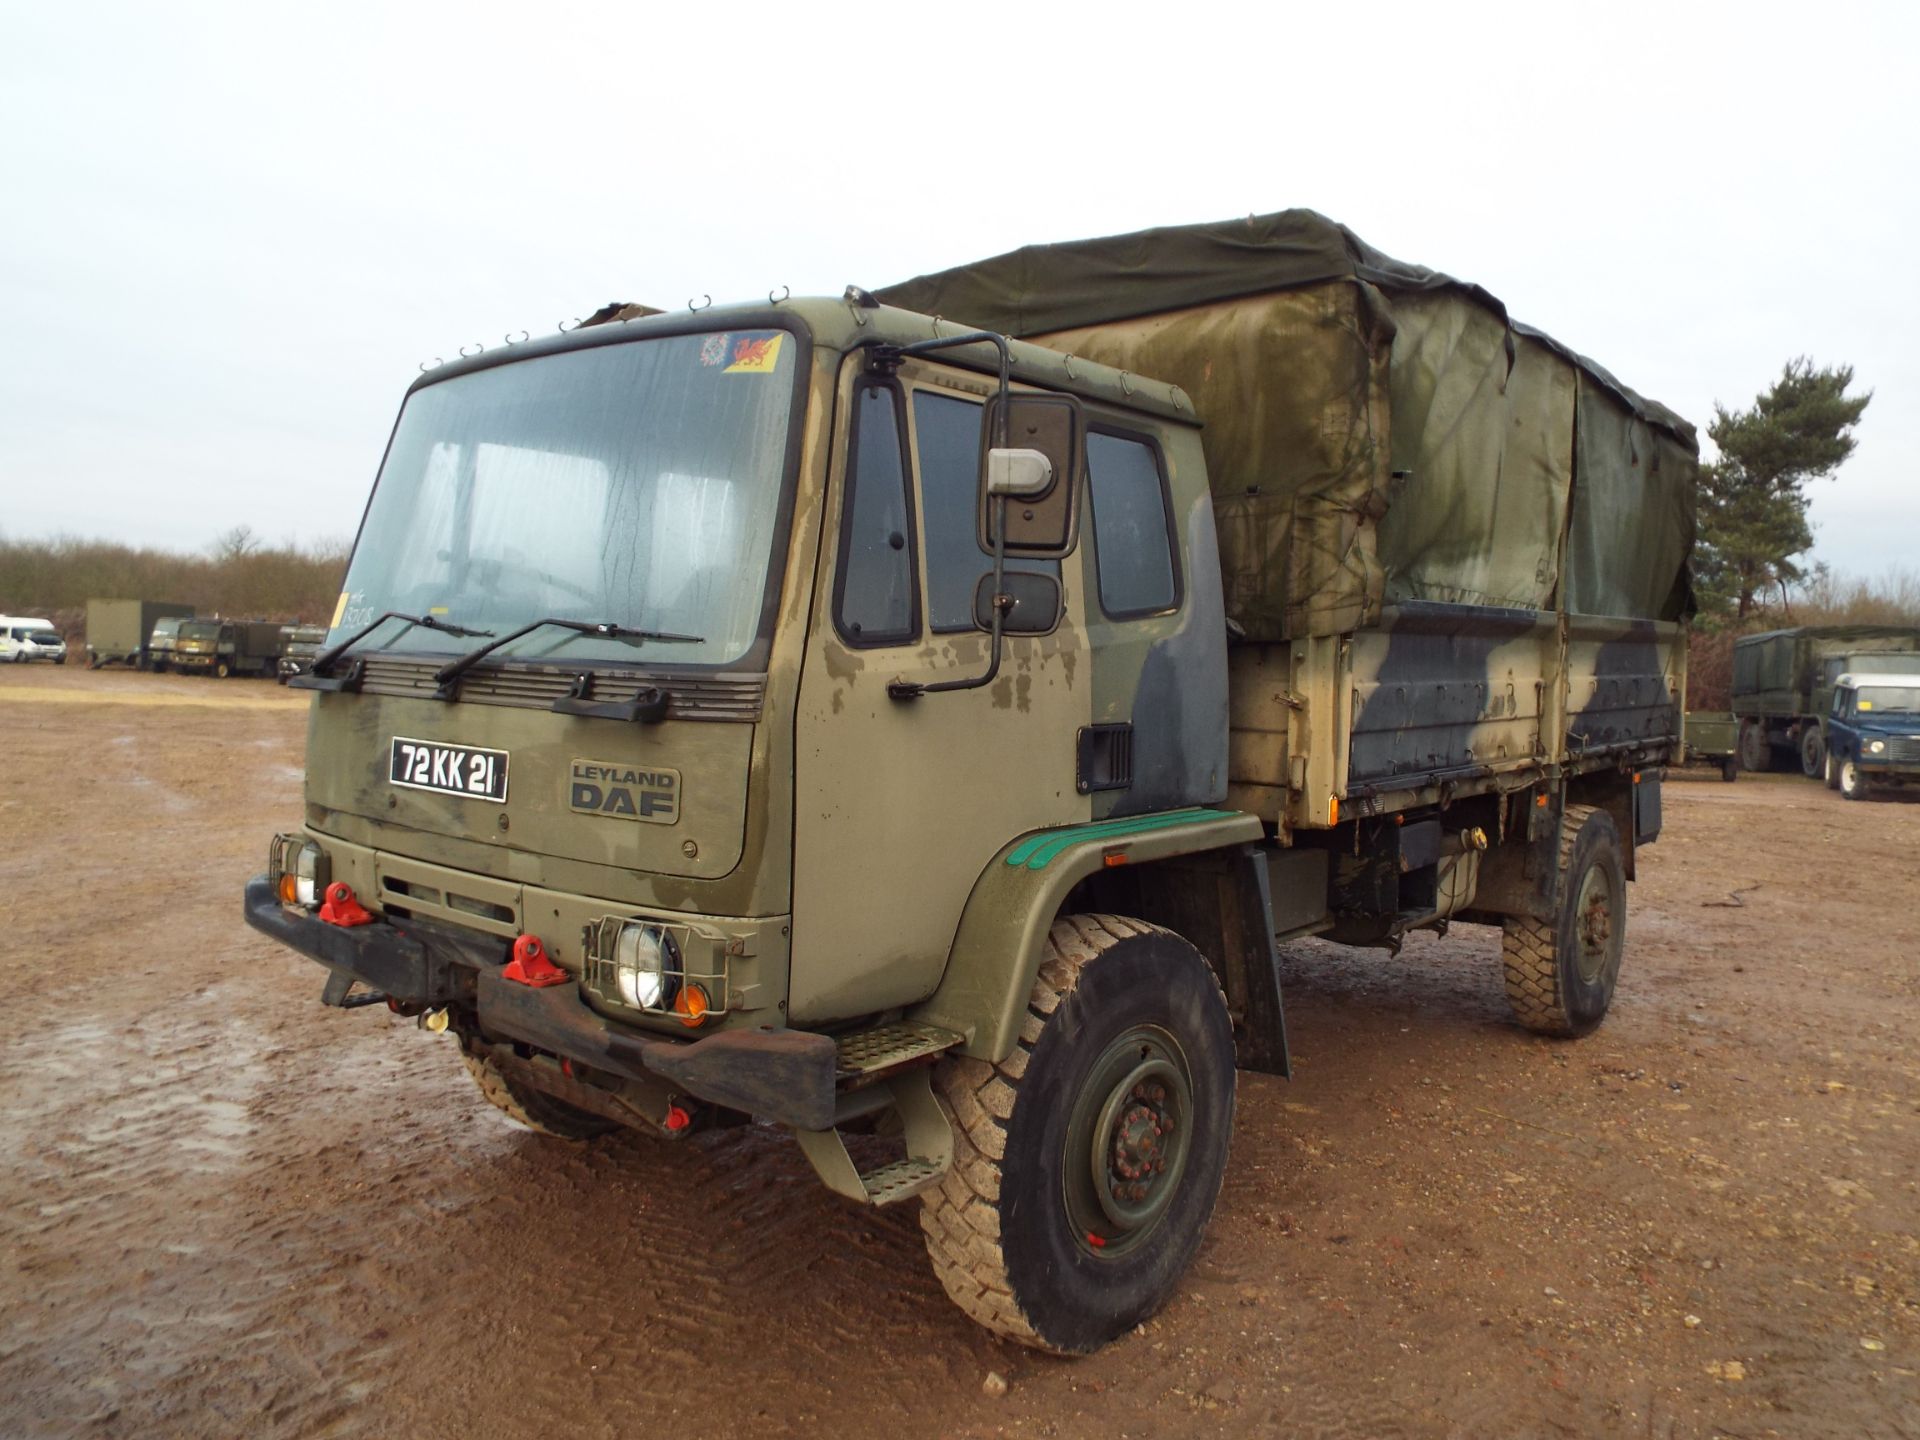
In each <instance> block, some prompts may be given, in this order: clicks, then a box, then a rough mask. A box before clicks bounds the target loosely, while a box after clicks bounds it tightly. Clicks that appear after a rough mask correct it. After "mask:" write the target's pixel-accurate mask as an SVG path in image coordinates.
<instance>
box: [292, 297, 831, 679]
mask: <svg viewBox="0 0 1920 1440" xmlns="http://www.w3.org/2000/svg"><path fill="white" fill-rule="evenodd" d="M795 348H796V347H795V344H794V341H793V337H792V336H791V335H788V334H787V333H786V332H785V331H781V330H756V331H736V332H732V333H716V334H705V335H683V336H674V337H670V338H665V339H659V340H636V341H630V342H625V343H621V344H614V345H602V346H599V347H596V348H594V349H590V350H576V351H572V352H570V353H566V354H559V355H548V356H544V357H542V358H539V359H533V360H524V361H519V362H516V363H512V364H506V365H498V366H495V367H493V368H492V369H488V370H479V371H475V372H473V373H471V374H468V375H461V376H458V377H456V378H454V379H451V380H446V381H443V382H442V383H440V384H438V385H429V386H426V387H424V388H423V389H420V390H417V391H415V392H414V393H413V395H412V396H410V397H409V398H408V400H407V403H406V408H405V409H404V410H402V411H401V414H400V423H399V426H398V427H397V428H396V429H395V431H394V436H393V443H392V446H391V448H390V449H389V451H388V453H387V460H386V464H385V465H383V466H382V467H381V470H380V478H379V480H378V482H377V483H376V484H375V486H374V492H373V503H372V504H371V506H369V508H368V511H367V519H366V524H365V525H364V526H363V527H362V530H361V533H360V540H359V542H358V544H357V545H356V546H355V548H354V554H353V560H352V563H351V564H350V565H349V566H348V568H347V581H346V593H345V594H344V595H343V596H342V598H341V603H340V608H339V609H338V610H337V612H336V613H335V616H334V625H333V628H332V630H331V632H330V633H329V636H328V641H329V643H331V644H337V643H339V642H340V641H341V640H343V639H345V638H346V637H347V636H349V635H351V634H352V633H353V632H354V631H355V630H356V629H358V628H360V627H361V626H363V625H365V624H367V623H368V622H369V621H371V620H372V619H373V618H374V617H375V616H377V615H379V614H381V613H382V612H383V611H388V610H397V611H401V612H403V613H405V614H408V615H421V614H431V615H435V616H440V617H444V618H446V619H447V620H449V621H451V622H453V623H455V624H459V625H463V626H467V627H469V628H471V629H475V630H485V631H490V632H492V633H493V634H495V635H506V634H508V633H510V632H511V631H513V630H515V629H518V628H519V627H520V626H522V625H526V624H528V623H530V622H532V621H534V620H540V619H544V618H547V617H552V616H557V617H560V618H564V619H573V620H585V621H591V622H596V623H597V622H601V621H612V622H614V623H616V624H619V625H622V626H627V627H630V628H633V629H646V630H659V631H671V632H675V633H678V634H684V635H697V636H700V637H701V640H700V643H699V644H697V645H695V644H671V645H669V644H659V645H651V644H645V643H643V644H640V645H638V646H635V645H629V644H624V643H622V642H621V641H619V640H614V639H607V638H603V637H594V636H585V635H579V634H575V633H573V632H570V631H566V630H555V629H547V630H543V631H538V632H536V633H534V634H531V635H528V636H526V637H525V638H524V639H522V640H518V641H516V642H514V643H513V644H512V645H511V646H508V647H507V648H506V649H504V650H502V651H500V652H499V654H498V656H496V657H490V658H499V659H505V658H509V657H514V656H517V657H521V658H537V657H541V656H545V655H549V654H555V655H556V656H557V658H562V659H564V660H565V661H567V662H568V663H572V662H575V661H579V660H617V661H628V662H631V661H635V660H640V661H643V662H655V663H672V664H694V665H720V664H725V663H727V662H728V661H731V660H737V659H739V658H740V656H741V655H743V654H744V653H745V652H746V651H747V649H748V648H749V647H750V646H751V645H752V644H753V642H754V640H755V639H756V638H757V637H758V635H759V631H760V616H761V611H762V602H763V600H764V599H765V596H766V588H767V580H768V562H769V556H770V555H771V553H772V547H773V534H774V526H775V521H776V518H777V516H778V513H779V508H780V495H781V482H782V479H783V473H782V472H783V468H784V462H785V458H786V451H787V429H788V418H789V417H788V412H789V411H790V409H791V408H792V396H793V376H794V366H795V365H796V364H797V363H798V362H797V360H796V357H795V354H794V351H795ZM364 648H370V649H379V650H388V651H394V652H422V651H432V652H436V653H446V652H447V651H448V650H449V648H450V646H449V640H448V637H447V636H446V635H444V634H441V633H437V632H435V631H433V630H428V629H423V628H419V627H405V626H401V625H400V624H398V623H397V622H395V623H393V624H391V625H389V626H386V627H383V628H382V629H380V630H377V631H375V632H374V633H373V634H372V635H370V636H369V637H368V639H367V642H366V646H365V647H364ZM452 648H461V647H452Z"/></svg>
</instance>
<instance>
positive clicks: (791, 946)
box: [244, 211, 1696, 1351]
mask: <svg viewBox="0 0 1920 1440" xmlns="http://www.w3.org/2000/svg"><path fill="white" fill-rule="evenodd" d="M941 315H946V316H955V317H963V318H964V320H965V322H966V323H965V324H961V323H956V322H955V321H953V320H942V319H940V318H938V317H939V316H941ZM972 326H981V327H985V328H984V329H981V330H976V329H973V328H971V327H972ZM1007 332H1016V333H1020V334H1026V335H1029V336H1033V337H1037V341H1044V342H1045V343H1044V344H1043V343H1036V342H1029V341H1023V340H1019V339H1007V338H1004V337H1005V335H1006V333H1007ZM1203 420H1204V421H1205V422H1206V428H1205V429H1204V430H1203V429H1202V428H1201V423H1202V421H1203ZM1695 468H1696V467H1695V451H1694V444H1693V436H1692V431H1691V430H1690V429H1689V428H1688V427H1687V426H1686V425H1685V424H1684V422H1682V421H1680V420H1678V419H1677V418H1676V417H1674V416H1673V415H1671V414H1670V413H1669V412H1667V411H1665V410H1663V409H1661V408H1660V407H1658V406H1656V405H1653V404H1651V403H1650V402H1647V401H1644V400H1642V399H1640V398H1639V397H1637V396H1635V395H1634V394H1633V393H1632V392H1631V391H1628V390H1626V389H1625V388H1624V387H1622V386H1621V385H1620V384H1619V383H1618V382H1616V381H1614V380H1613V379H1612V378H1611V377H1609V376H1608V375H1606V373H1605V372H1604V371H1601V370H1599V369H1598V368H1597V367H1595V366H1593V365H1591V364H1590V363H1588V362H1586V361H1583V360H1581V359H1580V358H1579V357H1577V356H1575V355H1573V354H1572V353H1571V352H1569V351H1567V350H1565V349H1564V348H1563V347H1561V346H1559V345H1558V344H1556V343H1555V342H1553V341H1551V340H1549V339H1548V338H1547V337H1545V336H1544V335H1542V334H1540V333H1539V332H1538V331H1535V330H1531V329H1528V328H1526V327H1523V326H1519V325H1516V324H1513V323H1511V322H1510V321H1509V320H1508V319H1507V317H1506V315H1505V313H1504V312H1503V311H1502V310H1501V308H1500V307H1499V305H1498V302H1497V301H1494V300H1493V299H1492V298H1491V297H1490V296H1488V295H1487V294H1486V293H1485V292H1484V291H1480V290H1477V289H1473V288H1471V287H1467V286H1464V285H1461V284H1459V283H1457V282H1455V281H1452V280H1449V279H1447V278H1446V277H1444V276H1440V275H1437V274H1435V273H1433V272H1431V271H1427V270H1422V269H1419V268H1417V267H1412V266H1407V265H1402V264H1400V263H1398V262H1395V261H1393V260H1390V259H1388V258H1387V257H1385V256H1382V255H1380V254H1379V253H1378V252H1375V251H1373V250H1371V249H1369V248H1368V247H1366V246H1365V245H1363V244H1362V243H1361V242H1360V241H1359V240H1358V239H1357V238H1356V237H1354V236H1353V235H1351V234H1350V233H1349V232H1347V231H1346V230H1344V229H1342V228H1341V227H1338V226H1336V225H1334V224H1332V223H1331V222H1329V221H1327V220H1325V219H1323V218H1321V217H1320V216H1317V215H1314V214H1312V213H1310V212H1304V211H1296V212H1288V213H1286V214H1282V215H1276V216H1267V217H1264V218H1261V219H1256V220H1251V221H1236V222H1231V223H1228V224H1221V225H1203V226H1192V227H1185V228H1180V229H1174V230H1165V231H1155V232H1148V233H1147V234H1144V235H1139V236H1128V237H1121V238H1119V239H1115V240H1105V241H1091V242H1083V243H1079V244H1074V245H1065V246H1054V247H1047V248H1045V249H1040V250H1032V251H1023V252H1020V253H1018V254H1015V255H1012V256H1005V257H1001V258H999V259H996V260H989V261H986V262H983V263H981V264H979V265H977V266H970V267H966V268H965V269H963V270H960V271H956V272H952V273H950V274H947V275H943V276H934V277H928V278H926V279H923V280H918V281H913V282H909V283H907V284H905V285H901V286H897V287H895V288H894V289H893V290H891V291H886V292H882V293H881V295H879V296H878V297H876V296H874V295H872V294H869V293H867V292H865V291H861V290H857V289H855V290H850V291H849V292H848V293H847V295H846V296H845V297H843V298H842V299H839V300H825V299H820V300H786V299H784V297H783V299H782V301H781V302H780V303H768V304H761V305H749V306H738V307H731V308H716V309H710V310H703V311H701V312H699V313H697V314H680V315H671V316H669V315H662V314H659V313H657V312H653V311H650V310H647V309H645V308H644V307H637V306H635V307H620V306H609V307H607V308H606V309H605V310H603V311H601V312H599V313H598V314H596V315H595V316H594V317H593V320H592V323H589V324H587V325H585V326H582V327H581V328H579V329H577V330H575V331H573V332H571V333H568V334H566V335H563V336H556V337H549V338H545V339H541V340H537V341H533V342H526V343H521V344H518V345H515V346H513V347H511V348H509V349H503V350H499V351H495V352H492V353H489V354H486V355H482V356H477V357H472V358H469V359H465V360H463V361H461V362H458V363H456V364H453V365H449V366H446V367H444V368H442V369H439V370H436V371H433V372H431V373H430V374H428V375H426V376H424V377H422V378H421V379H420V380H418V381H417V382H416V383H415V384H414V385H413V387H412V388H411V389H410V391H409V393H408V396H407V399H406V402H405V404H404V406H403V408H402V411H401V414H400V418H399V421H398V423H397V425H396V428H395V430H394V432H393V436H392V439H391V441H390V443H389V446H388V450H387V454H386V458H385V460H384V462H383V464H382V466H381V470H380V474H379V478H378V480H377V481H376V483H375V487H374V493H373V497H372V500H371V502H370V504H369V507H368V510H367V512H366V516H365V519H364V521H363V524H362V528H361V531H360V534H359V537H358V539H357V541H356V544H355V548H354V553H353V557H352V560H351V562H350V564H349V568H348V572H347V577H346V580H345V586H346V590H345V593H344V594H343V596H342V597H341V600H340V604H339V609H338V613H337V615H336V621H337V623H336V624H335V626H334V627H333V630H332V634H331V637H330V638H331V644H330V646H329V648H328V650H327V651H326V652H324V653H323V654H322V655H320V656H319V657H318V658H317V659H316V660H315V662H314V665H313V667H312V671H311V673H309V674H307V675H302V676H297V677H295V678H294V679H293V680H292V681H291V682H290V684H291V685H292V686H294V687H298V688H303V689H307V690H310V691H313V692H314V695H315V698H314V704H313V709H312V716H311V720H310V722H309V731H308V737H309V738H308V763H307V780H306V806H305V816H304V824H303V825H302V826H300V827H299V828H297V829H292V830H289V831H287V832H286V833H283V834H280V835H277V836H275V837H274V839H273V840H272V842H271V845H270V847H269V851H268V865H267V870H266V873H264V874H263V875H261V876H259V877H257V878H256V879H255V880H254V881H253V882H251V883H250V884H249V885H248V886H247V889H246V895H245V902H244V910H245V914H246V917H247V919H248V921H249V922H250V923H251V924H253V925H254V926H255V927H257V928H258V929H260V930H261V931H263V932H265V933H266V934H268V935H271V936H274V937H276V938H277V939H280V940H281V941H283V942H285V943H286V944H288V945H290V946H292V947H293V948H294V949H296V950H298V951H301V952H302V953H304V954H306V955H308V956H310V957H312V958H313V959H315V960H318V961H319V962H320V963H321V964H322V965H324V966H325V967H326V969H327V971H328V978H327V980H326V984H325V988H324V990H323V993H322V999H323V1000H324V1001H326V1002H327V1003H330V1004H335V1005H342V1006H350V1005H356V1004H363V1003H381V1002H384V1003H386V1004H388V1005H389V1006H391V1007H392V1008H394V1009H396V1010H398V1011H400V1012H401V1013H403V1014H409V1015H418V1016H419V1017H420V1018H421V1021H422V1023H423V1024H424V1025H425V1026H426V1027H427V1028H428V1029H432V1030H440V1031H445V1032H449V1033H450V1034H451V1036H452V1037H453V1038H454V1039H455V1040H456V1041H457V1043H458V1046H459V1050H460V1053H461V1055H462V1057H463V1059H464V1061H465V1063H466V1065H467V1067H468V1069H469V1070H470V1071H471V1073H472V1074H473V1076H474V1078H475V1080H476V1081H477V1082H478V1084H479V1086H480V1088H481V1090H482V1091H483V1092H484V1093H485V1094H486V1096H487V1097H488V1098H489V1099H490V1100H491V1101H493V1103H495V1104H496V1105H498V1106H500V1107H501V1108H502V1109H503V1110H505V1111H507V1112H508V1113H509V1114H511V1115H513V1116H515V1117H516V1118H518V1119H519V1120H521V1121H523V1122H524V1123H526V1124H528V1125H530V1126H532V1127H534V1128H535V1129H538V1130H542V1131H545V1132H547V1133H549V1134H553V1135H559V1136H565V1137H571V1138H575V1139H584V1138H587V1137H590V1136H593V1135H594V1134H596V1133H599V1132H601V1131H604V1130H606V1129H608V1128H611V1127H613V1126H615V1125H620V1124H627V1125H636V1126H638V1127H640V1128H642V1129H645V1130H648V1131H651V1132H652V1133H654V1134H656V1135H658V1136H662V1137H665V1138H669V1139H675V1138H683V1137H685V1136H687V1135H689V1134H693V1133H695V1132H697V1131H699V1130H701V1129H703V1128H706V1127H710V1126H717V1125H727V1124H738V1123H742V1122H744V1121H745V1120H746V1119H747V1118H748V1117H760V1118H762V1119H765V1120H771V1121H775V1122H778V1123H780V1124H782V1125H785V1126H786V1127H788V1128H789V1129H790V1130H791V1132H792V1133H793V1135H794V1136H795V1138H796V1140H797V1141H798V1142H799V1145H800V1147H801V1149H802V1150H803V1151H804V1153H805V1154H806V1155H807V1157H808V1159H809V1160H810V1161H811V1162H812V1164H813V1166H814V1167H815V1169H816V1170H817V1171H818V1173H819V1175H820V1176H821V1178H822V1179H823V1180H824V1181H825V1183H826V1184H828V1185H829V1186H831V1187H832V1188H834V1189H835V1190H836V1191H838V1192H840V1193H841V1194H843V1195H845V1196H847V1197H849V1198H850V1199H852V1200H854V1201H856V1202H860V1203H864V1204H892V1203H896V1202H899V1201H903V1200H906V1199H908V1198H909V1197H913V1196H918V1197H920V1200H921V1212H920V1214H921V1224H922V1228H923V1230H924V1232H925V1237H926V1243H927V1248H928V1251H929V1253H930V1255H931V1257H932V1260H933V1264H934V1268H935V1270H936V1271H937V1273H938V1274H939V1276H940V1279H941V1281H942V1283H943V1284H944V1286H945V1287H946V1289H947V1291H948V1293H949V1294H950V1295H951V1296H952V1297H953V1298H954V1300H955V1301H956V1302H957V1303H958V1304H959V1305H960V1306H961V1307H962V1308H963V1309H965V1310H966V1312H967V1313H968V1314H970V1315H972V1316H973V1317H974V1318H976V1319H977V1320H979V1321H980V1322H981V1323H982V1324H984V1325H986V1326H988V1327H990V1328H992V1329H994V1330H995V1331H997V1332H999V1333H1001V1334H1003V1335H1006V1336H1010V1337H1012V1338H1014V1339H1016V1340H1019V1341H1021V1342H1023V1343H1027V1344H1031V1345H1036V1346H1040V1347H1044V1348H1049V1349H1054V1350H1060V1351H1084V1350H1088V1349H1091V1348H1094V1347H1096V1346H1098V1345H1100V1344H1102V1343H1103V1342H1105V1341H1106V1340H1108V1339H1110V1338H1111V1337H1113V1336H1115V1335H1117V1334H1119V1333H1121V1332H1122V1331H1123V1330H1125V1329H1126V1328H1128V1327H1130V1326H1132V1325H1133V1324H1135V1323H1137V1322H1138V1321H1139V1320H1140V1319H1141V1318H1143V1317H1144V1316H1146V1315H1148V1314H1150V1313H1152V1312H1153V1311H1154V1309H1155V1308H1157V1307H1158V1306H1159V1305H1160V1304H1161V1303H1162V1302H1163V1301H1164V1300H1165V1299H1166V1298H1167V1296H1168V1295H1169V1294H1170V1293H1171V1291H1172V1289H1173V1287H1174V1285H1175V1284H1176V1283H1177V1281H1178V1277H1179V1276H1180V1274H1181V1273H1182V1272H1183V1270H1184V1268H1185V1266H1186V1264H1187V1263H1188V1261H1189V1260H1190V1259H1191V1257H1192V1255H1193V1253H1194V1251H1195V1248H1196V1247H1197V1246H1198V1244H1199V1242H1200V1237H1201V1233H1202V1230H1203V1228H1204V1226H1205V1224H1206V1222H1207V1219H1208V1217H1209V1215H1210V1214H1211V1212H1212V1209H1213V1205H1214V1201H1215V1198H1216V1196H1217V1195H1218V1192H1219V1187H1220V1184H1221V1178H1222V1173H1223V1169H1224V1166H1225V1163H1226V1155H1227V1145H1228V1138H1229V1135H1230V1132H1231V1128H1232V1121H1233V1112H1234V1105H1235V1093H1236V1091H1235V1067H1236V1063H1237V1064H1238V1065H1239V1066H1241V1067H1246V1068H1253V1069H1257V1070H1264V1071H1269V1072H1273V1073H1278V1074H1285V1073H1286V1072H1287V1069H1288V1059H1287V1046H1286V1035H1285V1027H1284V1023H1283V1017H1282V997H1281V990H1280V978H1279V968H1278V966H1279V960H1278V949H1277V945H1278V940H1279V939H1281V938H1285V937H1292V936H1304V935H1324V936H1327V937H1329V938H1331V939H1334V940H1337V941H1344V942H1347V943H1350V944H1354V945H1372V946H1387V947H1393V946H1397V945H1399V944H1400V943H1401V941H1402V940H1403V938H1404V937H1405V936H1406V935H1407V934H1408V933H1409V932H1410V931H1412V930H1415V929H1418V928H1421V927H1436V926H1442V925H1444V924H1446V923H1448V922H1449V921H1463V920H1464V921H1477V922H1483V923H1486V924H1490V925H1495V926H1499V927H1501V929H1502V931H1503V935H1504V938H1503V967H1504V975H1505V980H1506V987H1507V994H1508V997H1509V999H1510V1001H1511V1003H1512V1006H1513V1010H1514V1013H1515V1015H1516V1016H1517V1017H1518V1019H1519V1020H1520V1022H1521V1023H1522V1024H1524V1025H1526V1026H1528V1027H1531V1028H1533V1029H1535V1030H1538V1031H1540V1032H1543V1033H1546V1034H1553V1035H1577V1034H1580V1033H1582V1032H1584V1031H1587V1030H1589V1029H1591V1028H1592V1027H1593V1026H1595V1025H1597V1024H1598V1023H1599V1022H1600V1020H1601V1018H1602V1017H1603V1015H1604V1014H1605V1013H1606V1010H1607V1008H1608V1005H1609V1003H1610V1001H1611V999H1612V996H1613V993H1614V988H1615V984H1616V980H1617V976H1618V970H1619V965H1620V958H1621V948H1622V943H1623V938H1624V933H1625V924H1626V885H1627V881H1628V880H1629V879H1630V878H1631V877H1632V875H1633V874H1634V871H1635V868H1636V856H1637V851H1638V847H1639V846H1640V845H1643V844H1645V843H1646V842H1648V841H1650V840H1652V839H1653V838H1654V837H1655V836H1656V835H1657V834H1658V831H1659V827H1660V803H1659V801H1660V777H1661V769H1660V767H1661V766H1662V765H1663V764H1664V763H1665V762H1666V761H1667V760H1668V759H1669V758H1671V757H1672V756H1673V755H1674V754H1675V753H1676V750H1677V747H1678V744H1679V718H1680V713H1681V704H1680V701H1681V694H1682V690H1683V685H1684V654H1685V652H1684V647H1683V644H1682V632H1683V622H1684V621H1685V618H1686V616H1687V613H1688V609H1689V596H1690V590H1689V582H1688V569H1687V564H1688V555H1689V551H1690V547H1691V544H1692V537H1693V518H1692V517H1693V486H1694V475H1695ZM862 1129H865V1130H870V1131H872V1132H873V1133H872V1135H871V1136H870V1137H869V1138H867V1139H865V1140H861V1141H857V1142H856V1143H855V1145H854V1147H853V1148H852V1149H849V1147H848V1145H847V1143H846V1139H845V1137H846V1136H847V1134H848V1133H849V1132H851V1131H858V1130H862ZM856 1156H857V1157H858V1158H857V1159H856V1158H855V1157H856ZM635 1243H642V1242H638V1241H636V1242H635Z"/></svg>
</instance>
